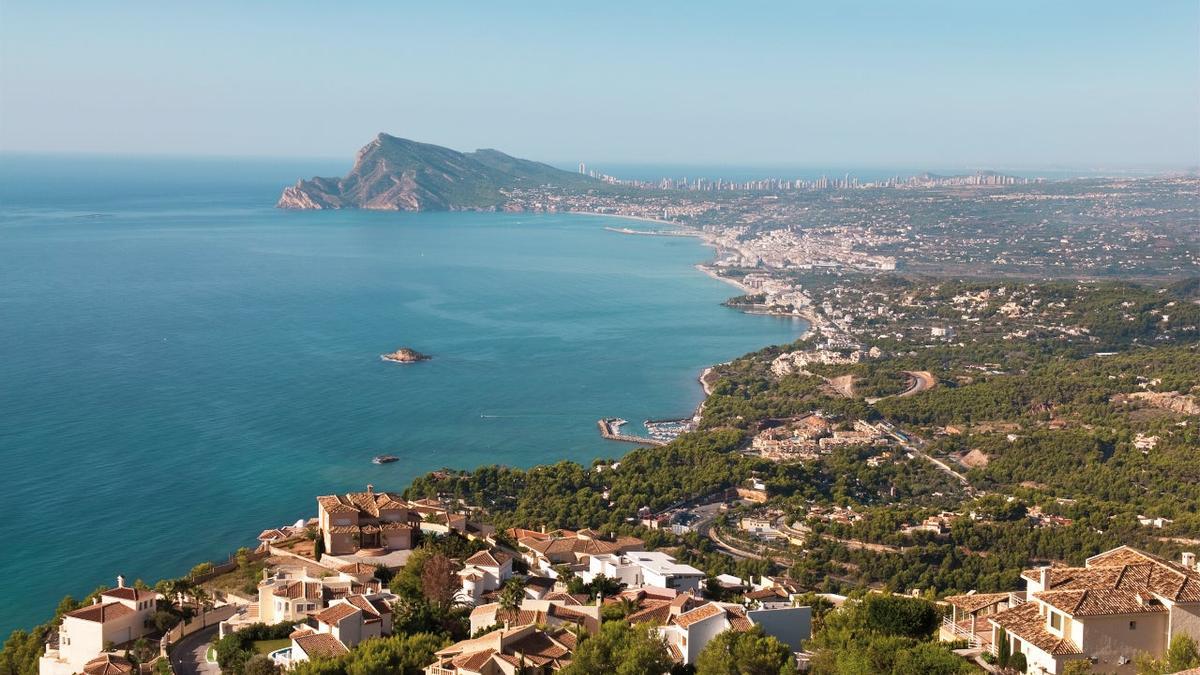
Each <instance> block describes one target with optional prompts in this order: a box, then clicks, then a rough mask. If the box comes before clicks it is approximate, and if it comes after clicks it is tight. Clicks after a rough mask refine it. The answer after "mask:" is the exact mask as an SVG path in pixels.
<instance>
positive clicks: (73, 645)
mask: <svg viewBox="0 0 1200 675" xmlns="http://www.w3.org/2000/svg"><path fill="white" fill-rule="evenodd" d="M159 597H160V596H159V595H158V594H157V593H155V592H154V591H151V590H148V589H140V588H130V587H128V586H126V585H125V577H121V576H118V577H117V587H116V588H113V589H109V590H107V591H103V592H102V593H100V595H99V597H97V598H96V599H95V601H94V602H93V603H92V604H90V605H87V606H85V607H80V608H79V609H76V610H74V611H71V612H67V613H66V614H64V615H63V617H62V624H61V625H60V626H59V628H58V636H57V637H58V640H57V643H55V642H53V641H51V642H50V643H49V644H47V646H46V651H45V653H44V654H43V655H42V656H41V657H40V658H39V659H38V673H39V674H40V675H70V674H71V673H80V672H83V671H84V670H85V669H86V668H87V667H88V666H89V665H91V667H92V669H93V670H97V669H98V668H109V667H110V665H111V667H112V668H118V669H119V668H120V665H121V664H120V663H119V661H114V660H113V659H111V658H108V656H107V655H106V654H105V649H104V647H105V645H106V644H110V643H111V644H112V645H116V646H117V647H122V646H124V645H128V644H129V643H131V642H133V641H134V640H137V639H138V638H140V637H143V636H145V635H146V634H147V633H149V632H150V631H151V628H150V626H151V625H152V624H151V618H152V617H153V616H154V612H155V610H156V609H157V603H158V599H159ZM105 659H107V661H106V663H108V664H110V665H104V664H100V663H99V661H101V660H105ZM109 672H116V671H109Z"/></svg>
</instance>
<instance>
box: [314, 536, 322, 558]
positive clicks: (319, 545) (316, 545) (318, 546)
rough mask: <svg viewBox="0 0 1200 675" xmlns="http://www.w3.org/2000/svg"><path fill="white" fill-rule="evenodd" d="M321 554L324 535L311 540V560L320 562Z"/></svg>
mask: <svg viewBox="0 0 1200 675" xmlns="http://www.w3.org/2000/svg"><path fill="white" fill-rule="evenodd" d="M323 555H325V537H322V536H318V537H317V538H316V541H314V542H313V560H316V561H317V562H321V556H323Z"/></svg>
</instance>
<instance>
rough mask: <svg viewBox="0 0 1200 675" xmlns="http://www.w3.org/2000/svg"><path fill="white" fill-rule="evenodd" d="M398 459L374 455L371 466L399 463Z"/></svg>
mask: <svg viewBox="0 0 1200 675" xmlns="http://www.w3.org/2000/svg"><path fill="white" fill-rule="evenodd" d="M399 461H400V458H399V457H397V456H395V455H375V459H372V460H371V463H372V464H391V463H392V462H399Z"/></svg>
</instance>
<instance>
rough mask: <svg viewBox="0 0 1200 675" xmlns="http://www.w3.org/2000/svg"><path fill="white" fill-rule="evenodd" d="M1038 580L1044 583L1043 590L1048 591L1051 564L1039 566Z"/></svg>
mask: <svg viewBox="0 0 1200 675" xmlns="http://www.w3.org/2000/svg"><path fill="white" fill-rule="evenodd" d="M1038 581H1039V582H1040V583H1041V584H1042V590H1043V591H1048V590H1050V589H1049V587H1048V586H1049V584H1050V566H1049V565H1043V566H1041V567H1039V568H1038Z"/></svg>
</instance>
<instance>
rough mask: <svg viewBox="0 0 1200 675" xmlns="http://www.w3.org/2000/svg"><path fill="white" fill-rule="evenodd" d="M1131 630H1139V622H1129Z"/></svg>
mask: <svg viewBox="0 0 1200 675" xmlns="http://www.w3.org/2000/svg"><path fill="white" fill-rule="evenodd" d="M1129 630H1137V622H1136V621H1130V622H1129Z"/></svg>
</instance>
